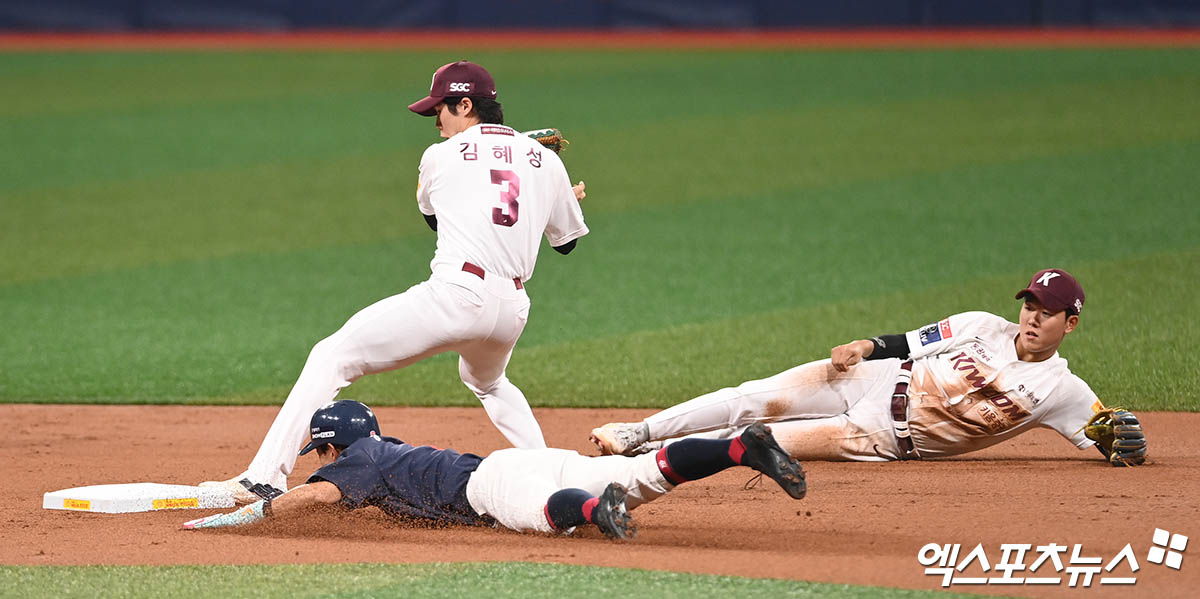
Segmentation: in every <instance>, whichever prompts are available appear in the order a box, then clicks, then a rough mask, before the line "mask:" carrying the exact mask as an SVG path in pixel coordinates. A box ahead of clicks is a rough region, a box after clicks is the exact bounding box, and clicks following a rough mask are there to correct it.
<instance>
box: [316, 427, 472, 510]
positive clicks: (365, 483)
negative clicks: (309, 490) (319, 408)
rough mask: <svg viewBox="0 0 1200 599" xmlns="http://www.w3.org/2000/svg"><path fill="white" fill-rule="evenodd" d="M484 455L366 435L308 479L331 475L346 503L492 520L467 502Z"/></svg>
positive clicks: (348, 506) (344, 504) (332, 481)
mask: <svg viewBox="0 0 1200 599" xmlns="http://www.w3.org/2000/svg"><path fill="white" fill-rule="evenodd" d="M481 461H483V458H481V457H479V456H477V455H474V454H470V453H458V452H457V451H454V450H452V449H437V448H434V447H430V446H428V445H426V446H423V447H414V446H412V445H409V444H407V443H405V442H403V441H401V440H399V439H395V438H392V437H364V438H362V439H359V440H357V441H355V442H354V443H353V444H352V445H350V446H349V447H347V448H346V449H345V451H343V452H342V453H341V455H339V456H338V458H337V459H336V460H334V461H333V463H331V464H326V465H325V466H322V467H321V468H320V469H318V470H317V471H316V472H314V473H313V474H312V476H310V477H308V481H306V482H310V483H312V482H317V481H322V480H323V481H328V482H331V483H333V484H334V485H335V486H337V488H338V489H339V490H341V492H342V499H341V501H340V502H339V503H340V504H341V505H342V506H344V507H347V508H350V509H355V508H360V507H365V506H368V505H373V506H376V507H378V508H379V509H381V510H383V511H384V512H386V513H388V514H391V515H394V516H411V517H417V518H427V519H430V520H435V521H438V522H447V523H453V524H490V523H491V522H492V520H491V519H490V518H488V517H485V516H480V515H478V514H476V513H475V510H474V509H472V508H471V505H470V504H469V503H467V480H468V479H469V478H471V473H472V472H475V469H476V468H478V467H479V463H480V462H481Z"/></svg>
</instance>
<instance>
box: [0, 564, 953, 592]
mask: <svg viewBox="0 0 1200 599" xmlns="http://www.w3.org/2000/svg"><path fill="white" fill-rule="evenodd" d="M0 583H3V584H2V585H0V597H20V598H21V599H42V598H45V599H66V598H71V597H95V596H97V595H98V594H102V595H103V596H104V597H113V598H117V597H145V596H146V589H154V595H155V596H158V597H188V598H190V599H207V598H210V597H211V598H213V599H228V598H229V597H244V596H251V595H252V596H254V597H257V598H260V599H274V598H280V599H308V598H313V599H316V598H324V597H362V598H366V597H405V598H411V599H423V598H426V597H428V598H430V599H443V598H445V597H489V598H494V599H504V598H508V597H512V598H514V599H539V598H545V599H559V598H563V597H642V596H650V595H652V596H654V597H662V598H663V599H673V598H678V599H694V598H695V597H698V596H703V597H713V596H718V594H724V595H726V596H753V597H831V598H834V599H857V598H860V597H861V598H867V597H871V598H875V597H880V598H886V599H892V598H896V599H899V598H909V597H954V596H969V595H962V594H953V595H952V594H949V593H939V592H932V591H909V590H900V589H885V588H879V587H852V586H847V585H835V584H816V583H808V582H795V581H786V580H769V579H752V578H737V577H732V576H704V575H689V574H677V573H673V572H654V571H649V570H626V569H617V568H588V567H581V566H564V565H559V564H516V563H491V564H400V565H387V564H340V565H333V564H328V565H305V566H171V567H157V568H156V567H120V566H87V567H24V568H18V567H12V566H0Z"/></svg>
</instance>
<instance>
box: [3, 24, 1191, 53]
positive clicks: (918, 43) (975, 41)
mask: <svg viewBox="0 0 1200 599" xmlns="http://www.w3.org/2000/svg"><path fill="white" fill-rule="evenodd" d="M1178 46H1188V47H1191V46H1195V47H1200V28H1194V29H937V30H925V29H894V30H893V29H872V30H769V31H598V30H571V31H566V30H550V31H546V30H537V31H533V30H511V31H495V30H489V31H475V30H439V31H430V30H420V31H301V32H119V33H90V32H89V33H42V32H36V33H3V34H0V51H63V50H72V51H93V50H245V49H268V50H316V49H321V50H338V49H341V50H438V49H458V48H463V47H468V48H471V47H487V48H504V49H522V48H558V49H579V50H591V49H611V50H620V49H638V48H677V49H698V50H699V49H714V50H729V49H746V50H755V49H806V48H807V49H831V48H1006V47H1013V48H1041V47H1046V48H1071V47H1178Z"/></svg>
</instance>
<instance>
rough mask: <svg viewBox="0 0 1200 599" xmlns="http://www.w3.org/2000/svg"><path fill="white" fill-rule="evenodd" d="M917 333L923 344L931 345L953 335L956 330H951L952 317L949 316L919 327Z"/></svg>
mask: <svg viewBox="0 0 1200 599" xmlns="http://www.w3.org/2000/svg"><path fill="white" fill-rule="evenodd" d="M917 335H918V336H919V337H920V339H921V345H929V344H930V343H937V342H938V341H941V340H943V339H949V338H951V337H953V336H954V332H953V331H951V330H950V319H949V318H947V319H945V320H942V321H940V322H935V323H933V324H930V325H925V326H923V327H921V328H920V329H917Z"/></svg>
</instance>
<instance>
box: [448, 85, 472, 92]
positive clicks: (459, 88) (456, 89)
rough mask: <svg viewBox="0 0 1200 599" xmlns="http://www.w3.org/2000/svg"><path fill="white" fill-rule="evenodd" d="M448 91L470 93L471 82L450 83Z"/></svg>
mask: <svg viewBox="0 0 1200 599" xmlns="http://www.w3.org/2000/svg"><path fill="white" fill-rule="evenodd" d="M450 91H452V92H466V93H471V84H470V83H451V84H450Z"/></svg>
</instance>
